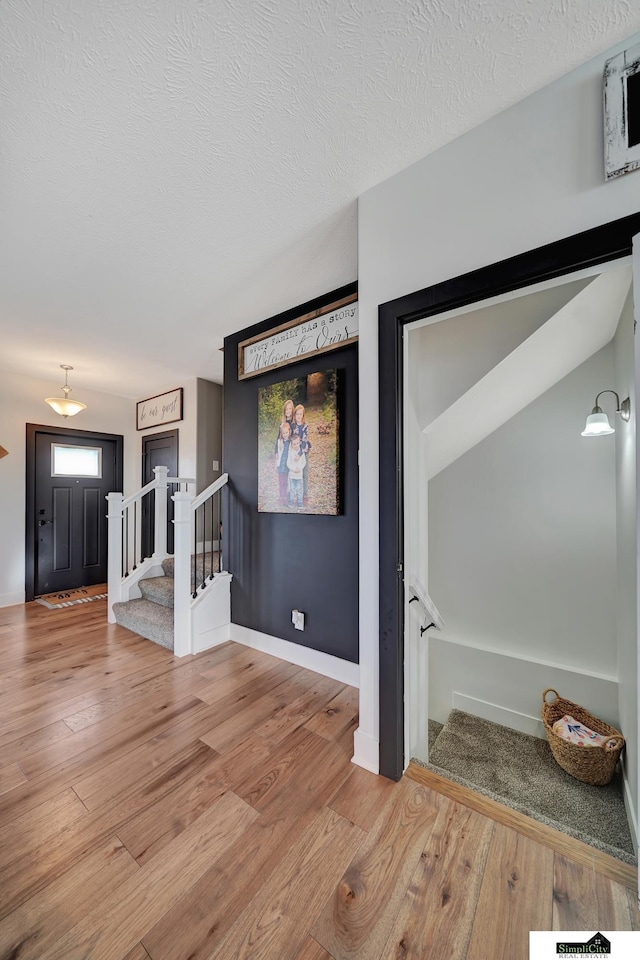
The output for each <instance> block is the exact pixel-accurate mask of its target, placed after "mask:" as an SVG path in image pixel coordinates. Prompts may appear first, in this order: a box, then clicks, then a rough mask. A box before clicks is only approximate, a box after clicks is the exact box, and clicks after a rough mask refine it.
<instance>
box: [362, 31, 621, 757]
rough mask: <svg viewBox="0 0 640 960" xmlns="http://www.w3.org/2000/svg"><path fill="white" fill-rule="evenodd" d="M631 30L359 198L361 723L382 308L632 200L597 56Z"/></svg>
mask: <svg viewBox="0 0 640 960" xmlns="http://www.w3.org/2000/svg"><path fill="white" fill-rule="evenodd" d="M638 42H640V35H636V36H635V37H632V38H630V39H629V40H628V41H626V42H625V43H624V44H621V45H619V46H618V47H616V48H614V49H613V50H611V51H608V52H607V53H606V54H603V55H602V56H600V57H598V58H596V59H595V60H593V61H590V62H589V63H588V64H585V65H584V66H582V67H580V68H579V69H577V70H575V71H573V72H572V73H570V74H568V75H567V76H565V77H563V78H561V79H560V80H558V81H556V82H555V83H553V84H551V85H549V86H548V87H545V88H544V89H543V90H540V91H539V92H538V93H536V94H534V95H533V96H531V97H528V98H527V99H526V100H523V101H522V102H521V103H519V104H517V105H515V106H514V107H512V108H510V109H508V110H505V111H504V112H503V113H501V114H499V115H498V116H496V117H494V118H493V119H492V120H489V121H488V122H487V123H484V124H482V125H481V126H480V127H477V128H476V129H475V130H472V131H471V132H469V133H468V134H466V135H465V136H464V137H460V138H459V139H458V140H456V141H454V142H453V143H451V144H448V145H447V146H445V147H443V148H442V149H440V150H438V151H436V152H435V153H433V154H431V155H430V156H428V157H426V158H425V159H424V160H421V161H419V162H418V163H416V164H414V165H413V166H411V167H409V168H408V169H407V170H405V171H403V172H402V173H399V174H398V175H397V176H395V177H392V178H391V179H389V180H387V181H385V182H384V183H382V184H380V185H379V186H377V187H373V188H372V189H371V190H369V191H367V192H366V193H364V194H363V195H362V196H361V197H360V199H359V208H358V209H359V214H358V216H359V224H358V274H359V276H358V285H359V312H360V345H359V362H360V477H361V482H360V691H361V701H360V727H359V730H358V732H357V734H356V737H355V746H356V761H357V762H362V763H364V764H366V765H367V766H369V767H371V766H372V764H373V761H374V759H375V754H376V746H377V743H378V735H379V713H378V682H379V676H378V482H377V477H378V305H379V304H381V303H384V302H386V301H388V300H391V299H393V298H395V297H399V296H402V295H404V294H407V293H410V292H412V291H415V290H419V289H422V288H424V287H428V286H431V285H432V284H435V283H438V282H440V281H444V280H447V279H448V278H451V277H456V276H459V275H461V274H464V273H467V272H468V271H470V270H474V269H476V268H479V267H482V266H485V265H487V264H491V263H495V262H497V261H500V260H504V259H506V258H508V257H512V256H514V255H516V254H519V253H524V252H526V251H528V250H531V249H533V248H535V247H538V246H541V245H542V244H546V243H551V242H552V241H554V240H558V239H560V238H562V237H567V236H571V235H573V234H575V233H579V232H580V231H582V230H587V229H589V228H590V227H594V226H596V225H598V224H602V223H606V222H608V221H610V220H615V219H617V218H619V217H623V216H626V215H627V214H629V213H632V212H635V211H637V210H638V209H639V208H640V173H631V174H629V175H627V176H624V177H620V178H618V179H616V180H614V181H611V182H609V183H605V181H604V175H603V147H602V144H603V133H602V71H603V67H604V62H605V60H606V59H608V57H610V56H612V55H613V54H614V53H617V52H618V51H620V50H623V49H625V48H626V47H627V46H631V45H632V44H634V43H638Z"/></svg>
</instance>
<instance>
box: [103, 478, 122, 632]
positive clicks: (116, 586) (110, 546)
mask: <svg viewBox="0 0 640 960" xmlns="http://www.w3.org/2000/svg"><path fill="white" fill-rule="evenodd" d="M106 499H107V503H108V504H109V506H108V512H107V521H108V534H107V591H108V600H107V619H108V621H109V623H115V622H116V618H115V616H114V613H113V605H114V603H120V600H121V597H122V591H121V587H122V501H123V500H124V497H123V496H122V494H121V493H108V494H107V498H106Z"/></svg>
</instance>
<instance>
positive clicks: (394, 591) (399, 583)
mask: <svg viewBox="0 0 640 960" xmlns="http://www.w3.org/2000/svg"><path fill="white" fill-rule="evenodd" d="M637 234H640V214H634V215H632V216H630V217H626V218H624V219H622V220H618V221H615V222H613V223H610V224H606V225H604V226H602V227H596V228H594V229H593V230H589V231H587V232H585V233H582V234H578V235H576V236H574V237H569V238H567V239H564V240H561V241H558V242H556V243H553V244H549V245H548V246H546V247H542V248H540V249H538V250H534V251H530V252H529V253H526V254H521V255H519V256H517V257H513V258H512V259H510V260H508V261H504V262H502V263H497V264H493V265H491V266H488V267H484V268H482V269H480V270H477V271H474V272H472V273H470V274H466V275H464V276H461V277H457V278H455V279H452V280H449V281H445V282H444V283H440V284H437V285H436V286H434V287H431V288H428V289H426V290H422V291H418V292H417V293H414V294H410V295H408V296H405V297H402V298H399V299H398V300H394V301H391V302H389V303H386V304H382V305H381V306H380V308H379V399H380V403H379V409H380V418H379V438H380V453H379V463H380V468H379V479H380V541H379V546H380V607H379V613H380V634H379V651H380V653H379V657H380V676H381V677H384V678H385V682H384V683H381V684H380V693H379V702H380V772H381V774H383V775H384V776H387V777H390V778H391V779H399V778H400V777H401V776H402V773H403V771H404V768H405V765H406V763H407V762H408V760H409V757H405V716H404V699H405V683H404V678H405V673H404V669H405V648H404V637H405V603H406V597H405V591H406V586H405V499H404V498H405V493H404V485H405V476H404V472H405V449H404V448H405V443H406V438H405V433H404V431H405V423H404V412H403V395H404V370H403V355H404V334H405V328H406V327H407V325H408V324H410V323H412V322H414V321H416V320H420V319H422V318H425V317H434V316H436V315H437V314H442V313H444V312H445V311H449V310H454V309H457V308H463V307H466V306H469V305H471V304H474V303H480V302H481V301H483V300H487V299H489V298H491V297H498V296H500V295H502V294H507V293H509V292H510V291H516V290H520V289H522V288H524V287H527V286H532V285H534V284H536V283H542V282H544V281H548V280H552V279H554V278H558V277H563V276H565V275H567V274H570V273H577V272H578V271H580V270H585V269H587V268H589V267H592V266H594V265H596V264H604V263H607V262H610V261H613V260H617V259H620V258H622V257H628V256H629V255H630V254H631V253H632V246H633V238H634V236H635V235H637ZM636 256H637V252H636ZM388 504H394V505H395V506H394V508H393V509H389V508H388ZM407 509H409V505H407ZM634 779H635V778H634Z"/></svg>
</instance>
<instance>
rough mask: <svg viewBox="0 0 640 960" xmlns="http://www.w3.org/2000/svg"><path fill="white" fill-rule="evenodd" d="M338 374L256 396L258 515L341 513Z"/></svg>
mask: <svg viewBox="0 0 640 960" xmlns="http://www.w3.org/2000/svg"><path fill="white" fill-rule="evenodd" d="M337 382H338V377H337V372H336V370H323V371H320V372H317V373H310V374H309V375H308V376H306V377H297V378H295V379H293V380H283V381H281V382H280V383H273V384H271V386H269V387H261V388H260V389H259V390H258V511H259V512H260V513H315V514H325V515H334V516H335V515H336V514H338V513H339V512H340V509H339V508H340V504H339V485H338V463H339V450H338V403H337Z"/></svg>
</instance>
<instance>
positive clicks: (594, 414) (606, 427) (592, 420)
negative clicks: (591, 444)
mask: <svg viewBox="0 0 640 960" xmlns="http://www.w3.org/2000/svg"><path fill="white" fill-rule="evenodd" d="M603 393H612V394H613V395H614V397H615V398H616V413H619V414H620V416H621V417H622V419H623V420H629V419H630V418H631V400H630V399H629V397H627V399H626V400H623V401H622V403H620V397H619V396H618V394H617V393H616V391H615V390H601V391H600V393H599V394H598V396H597V397H596V402H595V406H594V408H593V410H592V411H591V413H590V414H589V416H588V417H587V423H586V426H585V428H584V430H583V431H582V434H581V436H583V437H606V436H607V435H608V434H610V433H615V432H616V431H615V427H612V426H611V424H610V423H609V417H608V416H607V415H606V413H605V412H604V410H603V409H602V407H599V406H598V400H599V399H600V397H601V396H602V394H603Z"/></svg>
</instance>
